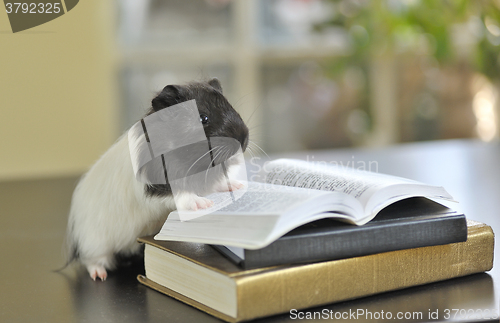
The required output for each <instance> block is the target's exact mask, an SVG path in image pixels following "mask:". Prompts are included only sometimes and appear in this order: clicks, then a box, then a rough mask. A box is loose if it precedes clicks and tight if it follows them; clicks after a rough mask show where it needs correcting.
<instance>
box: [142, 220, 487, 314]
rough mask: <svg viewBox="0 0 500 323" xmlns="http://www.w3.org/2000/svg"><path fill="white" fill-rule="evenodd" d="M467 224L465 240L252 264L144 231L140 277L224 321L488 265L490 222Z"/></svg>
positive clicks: (398, 286)
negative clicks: (312, 260) (290, 262)
mask: <svg viewBox="0 0 500 323" xmlns="http://www.w3.org/2000/svg"><path fill="white" fill-rule="evenodd" d="M467 230H468V234H467V241H465V242H457V243H451V244H446V245H438V246H428V247H421V248H413V249H405V250H397V251H390V252H384V253H378V254H373V255H367V256H361V257H353V258H346V259H338V260H331V261H322V262H315V263H307V264H295V265H280V266H271V267H264V268H257V269H251V270H244V269H242V268H241V267H238V266H237V265H235V264H234V263H232V262H231V261H229V260H228V259H227V258H225V257H224V256H222V255H221V254H220V253H219V252H217V251H216V250H215V249H214V248H212V247H211V246H210V245H206V244H200V243H190V242H176V241H156V240H154V239H153V237H152V236H151V237H143V238H140V239H139V242H142V243H145V252H144V262H145V276H143V275H139V276H138V280H139V282H141V283H142V284H144V285H146V286H149V287H151V288H153V289H155V290H157V291H159V292H162V293H164V294H166V295H169V296H171V297H173V298H175V299H177V300H180V301H182V302H185V303H187V304H189V305H191V306H193V307H195V308H198V309H200V310H202V311H205V312H207V313H209V314H211V315H213V316H216V317H218V318H220V319H223V320H225V321H228V322H240V321H247V320H251V319H256V318H260V317H265V316H270V315H274V314H279V313H285V312H288V311H290V310H291V309H298V310H299V309H305V308H311V307H315V306H319V305H325V304H330V303H335V302H340V301H345V300H350V299H355V298H359V297H364V296H369V295H374V294H377V293H382V292H387V291H392V290H398V289H403V288H407V287H411V286H417V285H423V284H427V283H432V282H437V281H441V280H446V279H450V278H455V277H461V276H466V275H470V274H474V273H479V272H484V271H488V270H490V269H491V268H492V267H493V248H494V235H493V231H492V229H491V227H490V226H488V225H486V224H483V223H479V222H475V221H471V220H467Z"/></svg>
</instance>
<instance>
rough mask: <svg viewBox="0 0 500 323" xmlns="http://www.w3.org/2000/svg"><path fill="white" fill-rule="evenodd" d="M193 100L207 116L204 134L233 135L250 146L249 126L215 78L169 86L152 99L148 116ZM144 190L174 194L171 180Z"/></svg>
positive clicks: (152, 194)
mask: <svg viewBox="0 0 500 323" xmlns="http://www.w3.org/2000/svg"><path fill="white" fill-rule="evenodd" d="M193 99H194V100H196V105H197V107H198V110H199V112H200V115H201V114H203V115H204V116H206V117H208V122H207V123H206V124H205V123H204V125H203V128H204V130H205V135H206V136H207V137H231V138H234V139H236V140H238V141H239V142H240V144H241V148H242V150H243V151H245V149H246V147H247V145H248V136H249V133H248V127H247V126H246V125H245V123H244V122H243V120H242V119H241V116H240V115H239V114H238V112H236V111H235V110H234V109H233V107H232V106H231V104H230V103H229V102H228V101H227V99H226V98H225V97H224V95H223V94H222V86H221V85H220V82H219V80H217V79H216V78H214V79H211V80H209V81H207V82H191V83H188V84H186V85H167V86H166V87H165V88H163V90H162V91H161V92H160V93H159V94H158V95H157V96H156V97H155V98H154V99H153V100H152V101H151V108H150V109H149V111H148V112H147V114H146V115H150V114H152V113H154V112H156V111H159V110H161V109H165V108H168V107H170V106H172V105H176V104H178V103H181V102H185V101H189V100H193ZM166 140H168V138H166ZM188 166H189V165H188ZM145 193H146V196H148V197H165V196H168V195H171V194H172V189H171V187H170V184H168V183H167V184H166V185H162V184H157V185H145Z"/></svg>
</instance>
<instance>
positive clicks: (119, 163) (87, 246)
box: [67, 135, 242, 280]
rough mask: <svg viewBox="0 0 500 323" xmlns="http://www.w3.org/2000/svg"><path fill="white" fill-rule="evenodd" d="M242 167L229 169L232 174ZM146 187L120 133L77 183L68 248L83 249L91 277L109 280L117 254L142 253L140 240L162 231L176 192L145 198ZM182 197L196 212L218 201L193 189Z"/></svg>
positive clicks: (81, 255) (224, 187) (223, 184)
mask: <svg viewBox="0 0 500 323" xmlns="http://www.w3.org/2000/svg"><path fill="white" fill-rule="evenodd" d="M238 168H239V165H234V166H231V167H230V170H229V173H230V178H231V177H232V176H231V174H233V173H234V171H236V170H237V169H238ZM144 185H145V184H144V183H141V182H139V181H138V180H136V178H135V175H134V171H133V168H132V162H131V159H130V153H129V145H128V137H127V135H123V136H122V137H120V138H119V139H118V141H117V142H116V143H115V144H114V145H113V146H111V148H110V149H109V150H108V151H107V152H106V153H105V154H104V155H103V156H102V157H101V158H100V159H99V160H98V161H97V162H96V163H95V164H94V165H93V166H92V168H91V169H90V170H89V171H88V172H87V173H86V174H85V175H84V176H83V177H82V179H81V180H80V182H79V183H78V185H77V187H76V189H75V191H74V193H73V199H72V203H71V210H70V214H69V220H68V236H67V242H68V251H69V252H72V251H73V250H74V248H76V249H77V250H78V255H79V259H80V261H81V262H82V264H83V265H85V266H86V268H87V270H88V272H89V274H90V276H91V277H92V279H94V280H95V279H96V277H99V278H100V279H101V280H105V279H106V277H107V272H106V269H113V268H114V266H115V263H114V255H115V254H116V253H123V254H134V253H137V252H138V251H139V249H140V245H139V244H138V243H137V241H136V239H137V238H138V237H140V236H143V235H150V234H154V233H157V232H158V231H159V230H160V228H161V226H162V225H163V223H164V222H165V220H166V218H167V216H168V214H169V213H170V212H171V211H173V210H175V202H174V198H173V197H172V196H171V195H170V196H168V197H164V198H160V197H146V195H145V187H144ZM241 187H242V184H240V183H239V182H238V181H235V180H232V179H231V180H230V185H229V187H228V184H227V182H226V181H223V182H221V183H217V184H216V185H214V189H215V190H217V191H227V190H235V189H239V188H241ZM179 201H180V207H182V208H185V209H192V210H196V209H198V208H206V207H209V206H211V205H212V204H213V202H212V201H210V200H208V199H206V198H203V197H199V196H197V195H195V194H193V193H185V194H183V195H182V196H180V197H179Z"/></svg>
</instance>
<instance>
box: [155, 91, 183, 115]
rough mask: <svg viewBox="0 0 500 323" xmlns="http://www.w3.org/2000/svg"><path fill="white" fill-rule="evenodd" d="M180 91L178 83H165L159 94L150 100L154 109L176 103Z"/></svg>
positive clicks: (157, 109)
mask: <svg viewBox="0 0 500 323" xmlns="http://www.w3.org/2000/svg"><path fill="white" fill-rule="evenodd" d="M180 93H181V87H180V86H179V85H167V86H165V87H164V88H163V90H161V92H160V94H158V95H157V96H156V98H154V99H153V100H152V101H151V105H152V107H153V110H154V111H159V110H161V109H164V108H166V107H169V106H171V105H175V104H177V103H178V101H179V98H180Z"/></svg>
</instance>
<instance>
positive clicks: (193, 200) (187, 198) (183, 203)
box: [175, 194, 214, 211]
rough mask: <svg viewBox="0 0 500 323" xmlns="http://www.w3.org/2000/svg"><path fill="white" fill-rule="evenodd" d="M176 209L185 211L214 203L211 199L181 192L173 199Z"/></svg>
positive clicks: (195, 209) (207, 206)
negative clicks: (181, 193)
mask: <svg viewBox="0 0 500 323" xmlns="http://www.w3.org/2000/svg"><path fill="white" fill-rule="evenodd" d="M175 204H176V205H177V209H180V210H186V211H197V210H199V209H206V208H209V207H211V206H213V205H214V202H212V201H211V200H209V199H207V198H205V197H201V196H198V195H196V194H183V195H181V196H179V197H178V198H176V199H175Z"/></svg>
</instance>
